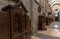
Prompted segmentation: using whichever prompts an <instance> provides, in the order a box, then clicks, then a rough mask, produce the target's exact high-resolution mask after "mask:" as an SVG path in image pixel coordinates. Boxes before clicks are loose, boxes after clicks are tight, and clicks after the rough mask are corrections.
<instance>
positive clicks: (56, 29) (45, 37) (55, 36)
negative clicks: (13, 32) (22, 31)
mask: <svg viewBox="0 0 60 39" xmlns="http://www.w3.org/2000/svg"><path fill="white" fill-rule="evenodd" d="M31 39H60V22H53V23H51V24H50V25H49V26H47V30H46V31H38V32H37V34H36V35H35V36H32V38H31Z"/></svg>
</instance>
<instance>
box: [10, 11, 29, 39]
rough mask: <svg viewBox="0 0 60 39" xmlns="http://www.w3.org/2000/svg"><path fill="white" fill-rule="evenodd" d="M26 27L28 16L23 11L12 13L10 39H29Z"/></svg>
mask: <svg viewBox="0 0 60 39" xmlns="http://www.w3.org/2000/svg"><path fill="white" fill-rule="evenodd" d="M26 28H27V26H26V14H23V12H22V11H19V12H17V13H16V12H15V11H14V12H13V11H12V12H11V26H10V39H28V38H26V37H28V36H27V32H28V31H27V29H26Z"/></svg>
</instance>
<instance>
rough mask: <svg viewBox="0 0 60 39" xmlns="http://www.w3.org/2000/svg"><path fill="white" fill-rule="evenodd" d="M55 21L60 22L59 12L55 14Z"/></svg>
mask: <svg viewBox="0 0 60 39" xmlns="http://www.w3.org/2000/svg"><path fill="white" fill-rule="evenodd" d="M55 21H59V12H57V13H55Z"/></svg>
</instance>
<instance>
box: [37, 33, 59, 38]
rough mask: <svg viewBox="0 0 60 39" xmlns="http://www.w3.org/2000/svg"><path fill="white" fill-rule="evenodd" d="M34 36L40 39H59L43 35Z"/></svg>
mask: <svg viewBox="0 0 60 39" xmlns="http://www.w3.org/2000/svg"><path fill="white" fill-rule="evenodd" d="M36 36H37V37H38V38H42V39H60V38H58V37H53V36H50V35H45V34H42V33H37V34H36Z"/></svg>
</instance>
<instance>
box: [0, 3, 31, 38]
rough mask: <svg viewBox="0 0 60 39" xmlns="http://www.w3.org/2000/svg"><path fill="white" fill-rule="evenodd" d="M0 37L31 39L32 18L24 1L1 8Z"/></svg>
mask: <svg viewBox="0 0 60 39" xmlns="http://www.w3.org/2000/svg"><path fill="white" fill-rule="evenodd" d="M0 39H31V27H30V19H29V16H27V10H26V8H25V7H24V5H23V3H17V4H14V5H8V6H6V7H3V8H2V9H1V11H0Z"/></svg>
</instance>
